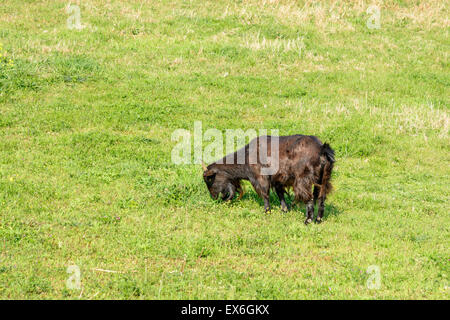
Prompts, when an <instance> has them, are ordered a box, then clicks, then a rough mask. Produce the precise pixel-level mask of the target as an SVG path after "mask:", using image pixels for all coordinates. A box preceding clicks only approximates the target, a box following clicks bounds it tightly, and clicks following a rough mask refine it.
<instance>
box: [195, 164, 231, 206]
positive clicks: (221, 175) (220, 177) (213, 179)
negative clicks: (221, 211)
mask: <svg viewBox="0 0 450 320" xmlns="http://www.w3.org/2000/svg"><path fill="white" fill-rule="evenodd" d="M203 180H205V183H206V186H207V187H208V190H209V193H210V194H211V197H212V198H213V199H214V200H215V199H217V198H218V196H219V194H222V200H224V201H228V200H231V199H233V198H234V195H235V193H236V186H235V184H233V182H232V179H231V178H230V176H229V175H228V174H227V172H226V171H224V170H221V169H220V168H218V167H217V166H215V165H214V164H213V165H210V166H209V167H206V165H204V164H203Z"/></svg>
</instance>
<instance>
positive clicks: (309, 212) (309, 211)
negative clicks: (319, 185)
mask: <svg viewBox="0 0 450 320" xmlns="http://www.w3.org/2000/svg"><path fill="white" fill-rule="evenodd" d="M313 218H314V200H313V199H311V200H309V201H308V202H307V203H306V220H305V224H310V223H311V222H312V221H313Z"/></svg>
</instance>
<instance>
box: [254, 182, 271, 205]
mask: <svg viewBox="0 0 450 320" xmlns="http://www.w3.org/2000/svg"><path fill="white" fill-rule="evenodd" d="M250 182H251V184H252V185H253V188H255V191H256V193H257V194H258V195H259V196H260V197H261V198H263V200H264V211H265V212H270V201H269V195H270V182H269V180H268V179H264V178H262V177H261V178H259V179H257V180H253V179H251V180H250Z"/></svg>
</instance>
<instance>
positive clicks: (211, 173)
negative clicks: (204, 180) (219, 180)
mask: <svg viewBox="0 0 450 320" xmlns="http://www.w3.org/2000/svg"><path fill="white" fill-rule="evenodd" d="M215 174H216V173H215V172H214V171H212V170H206V171H205V172H203V176H204V177H211V176H214V175H215Z"/></svg>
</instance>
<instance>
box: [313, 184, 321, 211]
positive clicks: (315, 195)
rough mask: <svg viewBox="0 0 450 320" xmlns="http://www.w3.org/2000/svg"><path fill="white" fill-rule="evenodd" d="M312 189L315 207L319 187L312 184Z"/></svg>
mask: <svg viewBox="0 0 450 320" xmlns="http://www.w3.org/2000/svg"><path fill="white" fill-rule="evenodd" d="M313 190H314V191H313V197H314V207H315V206H316V202H317V199H318V198H319V193H320V187H318V186H314V189H313Z"/></svg>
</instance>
